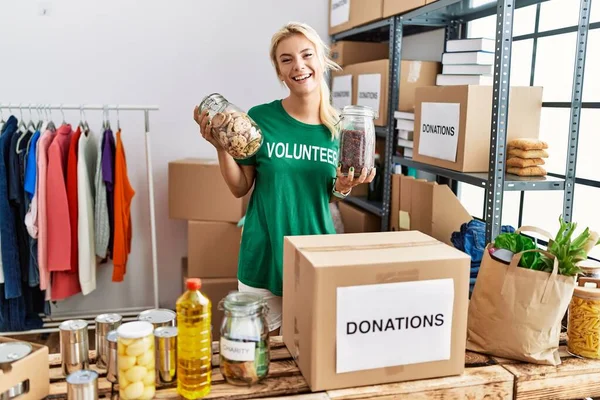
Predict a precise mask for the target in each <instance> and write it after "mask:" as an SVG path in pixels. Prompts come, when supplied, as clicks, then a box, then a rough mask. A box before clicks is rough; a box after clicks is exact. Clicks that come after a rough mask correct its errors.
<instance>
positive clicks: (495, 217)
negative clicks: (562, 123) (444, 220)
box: [484, 0, 515, 243]
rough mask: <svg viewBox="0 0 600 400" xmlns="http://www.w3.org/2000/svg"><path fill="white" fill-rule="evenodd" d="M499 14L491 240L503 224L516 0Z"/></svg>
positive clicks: (489, 193) (501, 1) (503, 3)
mask: <svg viewBox="0 0 600 400" xmlns="http://www.w3.org/2000/svg"><path fill="white" fill-rule="evenodd" d="M497 11H498V13H497V18H496V55H495V56H496V58H495V60H494V84H493V93H492V132H491V138H490V161H489V162H490V165H489V171H488V182H487V187H486V196H485V197H486V199H485V209H484V210H485V213H484V217H485V222H486V228H485V239H486V243H490V242H492V241H493V240H494V239H495V238H496V236H498V235H499V234H500V231H501V226H502V202H503V197H504V174H505V168H504V161H505V152H506V133H507V129H508V104H509V94H510V65H511V52H512V31H513V19H514V11H515V1H514V0H498V5H497Z"/></svg>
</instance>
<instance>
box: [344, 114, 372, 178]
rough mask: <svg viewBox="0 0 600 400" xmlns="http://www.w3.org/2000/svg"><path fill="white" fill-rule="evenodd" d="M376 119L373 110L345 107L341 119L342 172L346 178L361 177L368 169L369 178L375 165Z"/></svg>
mask: <svg viewBox="0 0 600 400" xmlns="http://www.w3.org/2000/svg"><path fill="white" fill-rule="evenodd" d="M375 118H377V117H376V113H375V111H373V109H372V108H370V107H366V106H359V105H350V106H345V107H344V109H343V110H342V115H341V118H340V122H339V125H340V154H339V162H340V164H341V165H340V172H341V173H342V175H344V176H348V175H351V171H352V172H353V174H354V176H355V177H358V176H360V174H361V172H362V170H363V168H366V172H367V176H368V175H369V174H370V173H371V170H372V169H373V168H374V163H375V122H374V121H375Z"/></svg>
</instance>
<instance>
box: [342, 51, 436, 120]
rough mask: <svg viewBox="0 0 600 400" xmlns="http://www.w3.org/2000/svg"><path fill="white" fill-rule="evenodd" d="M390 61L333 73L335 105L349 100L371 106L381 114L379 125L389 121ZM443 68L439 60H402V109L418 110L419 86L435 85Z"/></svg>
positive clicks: (378, 61)
mask: <svg viewBox="0 0 600 400" xmlns="http://www.w3.org/2000/svg"><path fill="white" fill-rule="evenodd" d="M389 65H390V64H389V60H388V59H383V60H376V61H369V62H363V63H359V64H352V65H348V66H346V67H344V70H343V71H336V72H335V73H333V75H332V76H333V80H332V89H331V92H332V99H333V100H332V102H333V105H334V106H335V107H337V108H338V109H342V108H343V107H344V106H346V105H349V104H358V105H362V106H368V107H371V108H372V109H374V110H376V111H377V112H378V114H379V117H378V118H377V119H376V120H375V125H377V126H384V125H386V124H387V104H388V87H389V83H388V82H389V80H388V78H389ZM439 69H440V63H437V62H430V61H406V60H403V61H402V62H401V71H400V90H399V95H400V98H399V103H398V109H399V110H400V111H408V112H413V111H414V108H415V92H416V90H417V88H419V87H421V86H429V85H435V79H436V76H437V74H438V72H439ZM350 96H351V97H350Z"/></svg>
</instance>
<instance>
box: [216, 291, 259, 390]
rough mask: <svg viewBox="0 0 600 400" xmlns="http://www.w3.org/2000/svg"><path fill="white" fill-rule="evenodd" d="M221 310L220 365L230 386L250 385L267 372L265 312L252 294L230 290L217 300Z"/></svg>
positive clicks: (256, 295) (257, 297) (256, 297)
mask: <svg viewBox="0 0 600 400" xmlns="http://www.w3.org/2000/svg"><path fill="white" fill-rule="evenodd" d="M219 309H220V310H222V311H223V312H224V317H223V321H222V323H221V337H220V340H219V344H220V352H219V353H220V368H221V374H223V376H224V377H225V380H226V381H227V382H228V383H230V384H233V385H244V386H250V385H253V384H255V383H257V382H260V381H261V380H262V379H264V378H265V377H266V376H267V375H268V373H269V363H270V358H271V357H270V350H269V326H268V324H267V320H266V313H267V311H268V308H267V305H266V303H265V301H264V299H263V297H262V296H261V295H259V294H256V293H241V292H232V293H230V294H229V295H227V296H226V297H225V298H224V299H223V300H221V302H220V303H219Z"/></svg>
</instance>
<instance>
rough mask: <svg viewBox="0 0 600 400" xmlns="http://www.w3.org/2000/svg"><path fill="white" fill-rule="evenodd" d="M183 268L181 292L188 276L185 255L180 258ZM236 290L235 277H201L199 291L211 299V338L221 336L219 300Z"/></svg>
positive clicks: (221, 316) (222, 314) (221, 318)
mask: <svg viewBox="0 0 600 400" xmlns="http://www.w3.org/2000/svg"><path fill="white" fill-rule="evenodd" d="M181 264H182V269H183V287H182V293H183V292H184V291H185V290H186V288H185V280H186V279H187V278H188V276H190V275H188V273H187V265H188V260H187V257H184V258H183V259H182V260H181ZM237 290H238V280H237V278H202V288H201V289H200V291H201V292H202V293H204V294H205V295H206V296H207V297H208V298H209V299H210V301H211V314H212V315H211V324H212V339H213V341H214V340H219V338H220V337H221V332H220V331H221V322H222V321H223V316H224V313H223V311H221V310H219V302H220V301H221V300H222V299H224V298H225V296H227V294H229V292H234V291H237Z"/></svg>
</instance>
